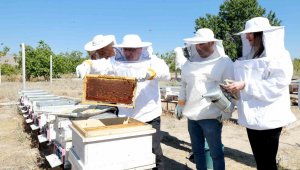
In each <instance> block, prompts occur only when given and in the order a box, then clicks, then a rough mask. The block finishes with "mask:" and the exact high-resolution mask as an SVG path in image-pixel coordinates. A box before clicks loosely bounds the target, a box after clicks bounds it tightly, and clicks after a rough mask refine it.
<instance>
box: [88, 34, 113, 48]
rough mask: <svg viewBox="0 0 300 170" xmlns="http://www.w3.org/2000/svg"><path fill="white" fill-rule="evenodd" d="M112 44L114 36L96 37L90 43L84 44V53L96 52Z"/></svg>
mask: <svg viewBox="0 0 300 170" xmlns="http://www.w3.org/2000/svg"><path fill="white" fill-rule="evenodd" d="M112 42H115V36H114V35H96V36H95V37H94V38H93V40H92V41H90V42H88V43H86V44H85V46H84V49H85V50H86V51H96V50H98V49H100V48H103V47H105V46H107V45H108V44H110V43H112Z"/></svg>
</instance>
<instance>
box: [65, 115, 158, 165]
mask: <svg viewBox="0 0 300 170" xmlns="http://www.w3.org/2000/svg"><path fill="white" fill-rule="evenodd" d="M70 127H71V129H72V146H73V147H72V149H70V153H69V158H68V159H69V161H70V162H71V164H72V168H73V167H74V169H82V170H83V169H99V168H100V169H151V168H153V167H155V155H154V154H153V153H152V134H153V133H155V129H153V128H152V126H151V125H149V124H146V123H143V122H140V121H138V120H135V119H133V118H128V117H123V118H108V119H100V120H97V119H88V120H77V121H72V125H71V126H70Z"/></svg>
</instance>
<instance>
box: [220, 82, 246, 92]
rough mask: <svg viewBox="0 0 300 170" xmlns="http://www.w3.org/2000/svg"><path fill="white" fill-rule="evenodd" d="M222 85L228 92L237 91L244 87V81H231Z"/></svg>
mask: <svg viewBox="0 0 300 170" xmlns="http://www.w3.org/2000/svg"><path fill="white" fill-rule="evenodd" d="M222 87H223V88H224V89H225V90H226V91H227V92H229V93H232V94H234V93H239V92H240V91H241V90H243V89H244V88H245V82H244V81H238V82H232V83H231V84H228V85H222Z"/></svg>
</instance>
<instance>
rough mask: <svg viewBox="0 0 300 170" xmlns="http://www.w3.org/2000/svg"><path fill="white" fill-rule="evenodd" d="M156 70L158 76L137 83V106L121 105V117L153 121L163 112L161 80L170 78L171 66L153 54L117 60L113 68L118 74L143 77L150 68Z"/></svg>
mask: <svg viewBox="0 0 300 170" xmlns="http://www.w3.org/2000/svg"><path fill="white" fill-rule="evenodd" d="M150 67H151V68H152V69H153V70H154V71H155V72H156V78H155V79H153V80H146V81H144V82H138V83H137V89H136V98H135V102H136V103H135V108H133V109H130V108H122V107H119V116H120V117H126V116H129V117H133V118H135V119H137V120H139V121H142V122H148V121H151V120H153V119H155V118H157V117H159V116H160V115H161V113H162V106H161V101H160V98H161V97H160V90H159V80H169V79H170V72H169V67H168V66H167V64H166V63H165V62H164V60H162V59H160V58H157V57H156V56H154V55H152V56H151V59H150V60H146V61H141V62H135V63H130V62H128V63H126V62H118V61H115V63H114V65H113V68H114V70H115V71H116V75H118V76H133V77H137V78H140V77H143V76H145V75H146V72H147V70H148V68H150Z"/></svg>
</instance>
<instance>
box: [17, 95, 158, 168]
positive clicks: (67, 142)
mask: <svg viewBox="0 0 300 170" xmlns="http://www.w3.org/2000/svg"><path fill="white" fill-rule="evenodd" d="M19 99H20V105H19V108H20V113H22V115H23V116H24V118H25V119H24V120H25V122H26V124H27V125H28V126H29V127H30V128H29V129H30V130H31V133H32V134H34V135H36V136H37V139H38V142H39V146H40V147H39V149H45V148H44V147H41V146H46V150H48V153H46V156H45V158H46V160H47V162H48V163H49V165H50V166H51V167H52V168H54V167H57V166H61V167H63V168H70V167H71V166H72V169H95V167H96V169H151V168H152V167H154V166H155V156H154V155H153V154H152V151H151V148H152V147H151V140H152V137H151V135H152V133H154V131H155V130H153V129H152V128H151V127H149V126H144V124H141V123H140V122H136V121H135V120H131V119H130V122H131V124H129V125H130V126H128V127H126V126H120V125H119V124H118V125H117V123H118V122H121V124H122V122H124V120H127V122H128V119H126V118H116V117H117V110H116V107H113V106H99V105H98V106H96V105H82V104H80V101H76V100H72V99H67V98H63V97H61V96H56V95H53V94H50V93H49V92H46V91H43V90H23V91H20V92H19ZM112 117H113V118H112ZM103 118H107V119H105V121H103V122H104V123H105V124H107V125H108V124H111V125H115V126H114V127H112V129H113V130H109V128H107V127H105V128H102V129H101V127H98V125H94V121H88V120H94V119H96V120H99V119H100V120H104V119H103ZM109 118H111V119H109ZM74 120H80V121H77V122H78V125H82V126H83V128H80V127H79V126H78V127H79V128H78V127H77V128H78V129H76V128H74V126H72V123H73V125H74V122H76V121H74ZM84 121H86V122H84ZM107 122H108V123H107ZM125 122H126V121H125ZM75 125H76V124H75ZM137 125H142V126H137ZM75 127H76V126H75ZM84 127H85V128H84ZM116 127H120V128H119V129H118V128H116ZM99 129H100V130H102V131H98V130H99ZM85 130H86V131H85ZM88 130H90V131H88ZM83 131H85V132H86V134H82V132H83ZM85 135H87V136H85ZM99 135H100V136H99ZM33 137H34V136H33ZM86 137H89V138H86ZM99 142H102V143H101V145H99ZM49 147H50V149H49ZM49 150H50V151H49ZM116 152H118V153H116ZM99 154H102V155H104V156H101V157H99ZM120 161H122V162H120ZM136 167H139V168H136Z"/></svg>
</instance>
